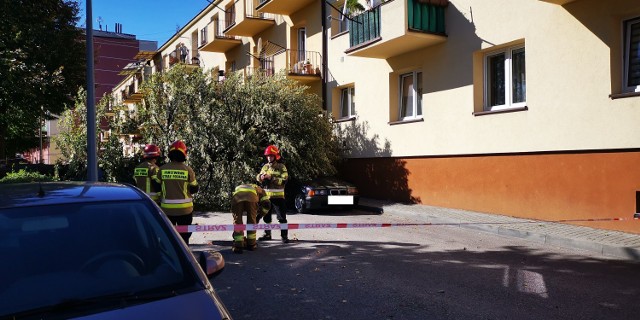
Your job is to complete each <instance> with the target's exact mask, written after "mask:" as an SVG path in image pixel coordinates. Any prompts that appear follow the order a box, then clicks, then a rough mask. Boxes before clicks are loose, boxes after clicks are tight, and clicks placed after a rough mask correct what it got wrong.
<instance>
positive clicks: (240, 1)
mask: <svg viewBox="0 0 640 320" xmlns="http://www.w3.org/2000/svg"><path fill="white" fill-rule="evenodd" d="M258 1H260V0H236V1H235V2H234V3H233V5H231V6H230V7H229V8H227V10H226V12H225V20H226V21H227V22H228V25H227V26H226V28H225V30H224V33H225V34H226V35H230V36H242V37H252V36H254V35H256V34H258V33H260V32H262V31H264V30H266V29H267V28H270V27H272V26H274V25H275V24H276V21H275V15H274V14H272V13H265V12H258V11H257V10H256V5H257V3H258Z"/></svg>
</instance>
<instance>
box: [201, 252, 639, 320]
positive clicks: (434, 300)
mask: <svg viewBox="0 0 640 320" xmlns="http://www.w3.org/2000/svg"><path fill="white" fill-rule="evenodd" d="M216 244H220V245H223V246H226V247H227V248H230V247H231V241H230V240H229V241H226V242H225V241H222V242H220V243H218V242H217V241H216ZM472 249H474V248H463V247H458V248H454V249H451V250H435V249H434V248H431V247H430V245H429V244H424V242H415V243H411V242H391V243H389V242H361V241H306V240H303V241H294V242H293V243H292V244H290V245H287V246H282V245H279V244H275V242H272V243H267V244H266V245H265V244H264V243H262V244H261V247H260V248H259V249H258V251H254V252H247V253H245V254H243V255H237V254H232V253H231V252H230V249H225V250H222V254H223V256H224V258H225V260H226V262H227V266H226V268H225V271H224V273H223V274H222V276H220V277H218V278H216V279H215V281H214V286H215V287H216V290H217V292H218V294H219V295H220V296H221V298H222V300H223V301H224V302H225V304H226V306H227V307H228V308H229V309H230V310H231V313H232V315H234V317H237V318H253V317H260V318H263V319H264V318H266V319H306V318H309V317H310V316H311V317H314V318H315V319H381V318H383V319H389V318H394V319H395V318H398V319H514V318H517V319H543V318H555V319H559V318H562V319H605V318H607V319H632V318H635V317H636V316H637V314H638V312H640V305H638V303H637V301H638V298H639V297H640V289H638V288H640V277H638V272H637V268H638V265H637V264H634V263H626V262H622V261H610V260H600V259H593V258H585V257H580V256H567V255H562V256H561V255H556V254H553V253H547V252H538V251H536V250H534V249H530V248H526V247H520V246H502V247H498V248H494V249H493V250H489V251H482V252H481V251H473V250H472ZM604 283H606V284H604ZM594 288H598V290H593V289H594ZM248 296H251V298H247V297H248ZM247 299H249V300H250V301H251V303H250V305H251V307H250V308H248V307H247ZM276 301H286V302H287V303H286V304H285V305H282V304H280V303H277V304H276V303H275V302H276ZM265 310H268V312H266V313H265Z"/></svg>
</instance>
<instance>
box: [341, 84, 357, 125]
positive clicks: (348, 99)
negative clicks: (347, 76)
mask: <svg viewBox="0 0 640 320" xmlns="http://www.w3.org/2000/svg"><path fill="white" fill-rule="evenodd" d="M355 96H356V89H355V88H354V87H349V88H343V89H342V90H340V118H341V119H344V118H351V117H355V115H356V102H355Z"/></svg>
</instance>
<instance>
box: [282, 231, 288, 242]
mask: <svg viewBox="0 0 640 320" xmlns="http://www.w3.org/2000/svg"><path fill="white" fill-rule="evenodd" d="M280 236H282V243H289V230H282V231H280Z"/></svg>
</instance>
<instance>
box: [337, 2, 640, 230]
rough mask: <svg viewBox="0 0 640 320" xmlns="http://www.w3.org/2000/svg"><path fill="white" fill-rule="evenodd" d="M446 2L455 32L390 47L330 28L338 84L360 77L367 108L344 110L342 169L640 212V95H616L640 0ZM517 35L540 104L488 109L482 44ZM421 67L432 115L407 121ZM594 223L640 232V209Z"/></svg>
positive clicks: (410, 194) (506, 204) (541, 214)
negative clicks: (368, 44) (404, 98)
mask: <svg viewBox="0 0 640 320" xmlns="http://www.w3.org/2000/svg"><path fill="white" fill-rule="evenodd" d="M396 1H399V0H396ZM446 10H447V11H446V19H447V20H446V28H447V39H446V41H445V42H443V43H441V44H436V45H433V46H430V47H426V48H423V49H419V50H416V51H412V52H407V53H404V54H402V55H398V56H394V57H390V58H388V59H371V58H359V57H353V56H350V55H349V54H345V53H344V50H345V49H346V48H347V47H348V44H346V41H345V40H344V39H342V38H343V37H344V36H339V37H336V38H333V39H332V40H331V47H332V51H331V52H332V54H331V56H330V57H331V58H330V61H329V63H330V67H331V73H332V75H333V76H334V77H335V79H336V81H335V85H337V86H340V85H344V84H348V83H354V84H355V87H356V99H357V103H356V113H357V118H356V120H354V121H350V122H345V123H341V129H342V130H343V131H344V132H346V135H345V137H346V138H345V142H346V146H347V149H346V152H347V154H348V157H349V158H350V159H349V161H348V162H347V164H346V166H345V168H343V169H344V170H342V172H343V173H344V174H345V175H347V176H348V177H349V178H350V179H351V180H354V181H357V182H359V183H358V184H359V185H360V186H361V187H362V188H363V194H364V195H368V196H375V197H381V198H390V199H396V200H405V201H413V202H417V203H425V204H431V205H437V206H444V207H454V208H462V209H468V210H476V211H483V212H492V213H498V214H507V215H514V216H520V217H528V218H538V219H547V220H555V219H577V218H598V217H625V218H631V217H632V215H633V212H635V208H636V204H635V201H636V191H637V190H640V167H638V166H637V165H636V164H637V163H638V160H639V159H638V158H639V156H640V154H639V152H638V150H639V147H640V142H639V141H640V139H639V138H640V126H638V125H637V122H638V119H640V96H630V97H626V98H619V99H612V98H611V97H610V95H612V94H613V95H615V94H619V93H621V90H622V89H621V77H622V75H621V71H620V70H622V62H621V61H622V50H621V47H622V40H621V39H622V21H623V20H625V19H629V18H633V17H638V16H640V3H639V2H637V1H631V0H630V1H627V0H614V1H606V2H603V1H597V0H578V1H574V2H571V3H568V4H566V5H564V6H560V5H556V4H552V3H548V2H545V1H525V0H521V1H513V0H481V1H480V0H452V1H450V4H449V6H448V7H447V9H446ZM401 21H402V20H401V19H398V23H400V22H401ZM386 22H389V21H386ZM386 22H385V23H386ZM389 23H392V22H389ZM387 26H388V25H387ZM382 28H385V25H384V24H383V26H382ZM513 44H523V45H524V47H525V50H526V70H527V71H526V89H527V93H526V106H527V110H522V111H518V112H509V113H489V114H483V115H480V114H481V113H480V112H481V111H483V95H484V92H483V83H482V81H483V73H484V68H483V56H484V54H485V53H488V52H491V50H493V49H495V48H501V47H503V46H506V45H513ZM371 60H374V61H371ZM357 70H366V72H357ZM410 70H420V71H422V72H423V83H424V91H423V95H422V97H423V118H422V119H421V121H416V122H406V123H402V122H400V123H397V122H395V121H397V120H398V119H397V105H398V102H397V101H398V100H397V99H398V98H397V95H398V80H397V79H398V76H399V75H400V74H402V73H404V72H406V71H410ZM332 101H333V106H334V108H335V107H336V101H338V100H336V99H335V98H333V99H332ZM381 176H382V177H383V178H376V177H381ZM377 179H382V180H381V181H380V180H377ZM371 180H373V181H378V183H374V184H372V183H371ZM388 186H391V191H389V192H386V191H385V188H387V187H388ZM588 225H589V226H595V227H599V228H606V229H616V230H624V231H630V232H636V233H640V226H638V225H637V223H635V224H634V223H633V222H629V223H624V222H613V223H612V222H607V223H605V222H603V223H593V222H590V223H588Z"/></svg>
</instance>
